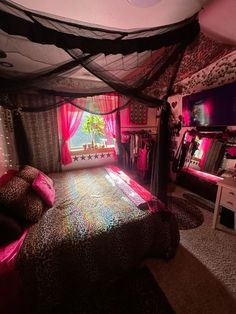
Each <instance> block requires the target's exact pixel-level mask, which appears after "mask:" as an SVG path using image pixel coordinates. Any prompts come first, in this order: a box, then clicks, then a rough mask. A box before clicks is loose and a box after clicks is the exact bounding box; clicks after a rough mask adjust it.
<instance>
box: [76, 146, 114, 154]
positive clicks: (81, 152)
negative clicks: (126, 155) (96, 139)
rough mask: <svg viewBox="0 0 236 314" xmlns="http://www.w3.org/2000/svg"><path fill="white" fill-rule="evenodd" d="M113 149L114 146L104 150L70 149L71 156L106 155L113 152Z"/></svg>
mask: <svg viewBox="0 0 236 314" xmlns="http://www.w3.org/2000/svg"><path fill="white" fill-rule="evenodd" d="M114 149H115V147H114V146H109V147H104V148H102V147H101V148H88V149H83V148H78V149H71V155H72V156H74V155H85V154H96V153H108V152H113V151H114Z"/></svg>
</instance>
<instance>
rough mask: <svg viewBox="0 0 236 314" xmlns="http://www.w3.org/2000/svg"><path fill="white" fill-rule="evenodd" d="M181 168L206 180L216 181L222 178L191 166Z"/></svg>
mask: <svg viewBox="0 0 236 314" xmlns="http://www.w3.org/2000/svg"><path fill="white" fill-rule="evenodd" d="M182 170H183V171H185V172H188V173H191V174H194V175H196V176H198V177H200V178H203V179H207V180H208V181H211V182H213V183H217V182H219V181H221V180H223V178H221V177H217V176H215V175H213V174H210V173H206V172H203V171H199V170H196V169H193V168H183V169H182Z"/></svg>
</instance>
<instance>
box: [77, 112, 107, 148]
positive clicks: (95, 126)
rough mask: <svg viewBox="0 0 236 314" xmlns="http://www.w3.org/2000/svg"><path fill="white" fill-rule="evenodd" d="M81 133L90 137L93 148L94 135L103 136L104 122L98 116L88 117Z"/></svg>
mask: <svg viewBox="0 0 236 314" xmlns="http://www.w3.org/2000/svg"><path fill="white" fill-rule="evenodd" d="M82 131H83V132H85V133H88V134H91V136H92V143H91V144H92V147H95V145H96V143H95V135H98V136H102V135H104V121H103V119H102V118H101V117H100V116H97V115H90V116H87V117H86V119H85V121H84V125H83V128H82Z"/></svg>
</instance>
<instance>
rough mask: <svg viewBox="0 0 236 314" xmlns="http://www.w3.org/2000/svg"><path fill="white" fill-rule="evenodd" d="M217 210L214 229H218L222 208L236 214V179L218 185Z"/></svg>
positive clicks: (226, 179) (225, 180) (229, 179)
mask: <svg viewBox="0 0 236 314" xmlns="http://www.w3.org/2000/svg"><path fill="white" fill-rule="evenodd" d="M217 185H218V190H217V196H216V203H215V210H214V216H213V225H212V227H213V229H215V228H216V224H217V220H218V216H219V212H220V208H221V206H223V207H225V208H228V209H230V210H232V211H234V212H235V213H236V178H225V179H224V180H222V181H219V182H218V183H217Z"/></svg>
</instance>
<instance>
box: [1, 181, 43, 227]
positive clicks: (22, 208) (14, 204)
mask: <svg viewBox="0 0 236 314" xmlns="http://www.w3.org/2000/svg"><path fill="white" fill-rule="evenodd" d="M0 208H5V211H6V212H7V215H9V216H12V217H14V218H17V219H18V220H20V221H21V222H22V221H23V222H26V223H35V222H37V221H38V220H39V219H40V218H41V216H42V214H43V212H44V210H45V209H46V205H45V204H44V202H43V200H42V199H41V198H40V197H39V196H38V195H37V194H36V192H35V191H34V190H33V189H32V187H31V184H30V183H28V182H27V181H25V180H24V179H22V178H19V177H18V176H15V177H13V178H12V179H11V180H10V181H9V182H7V183H6V184H5V185H4V186H2V187H1V188H0Z"/></svg>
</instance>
